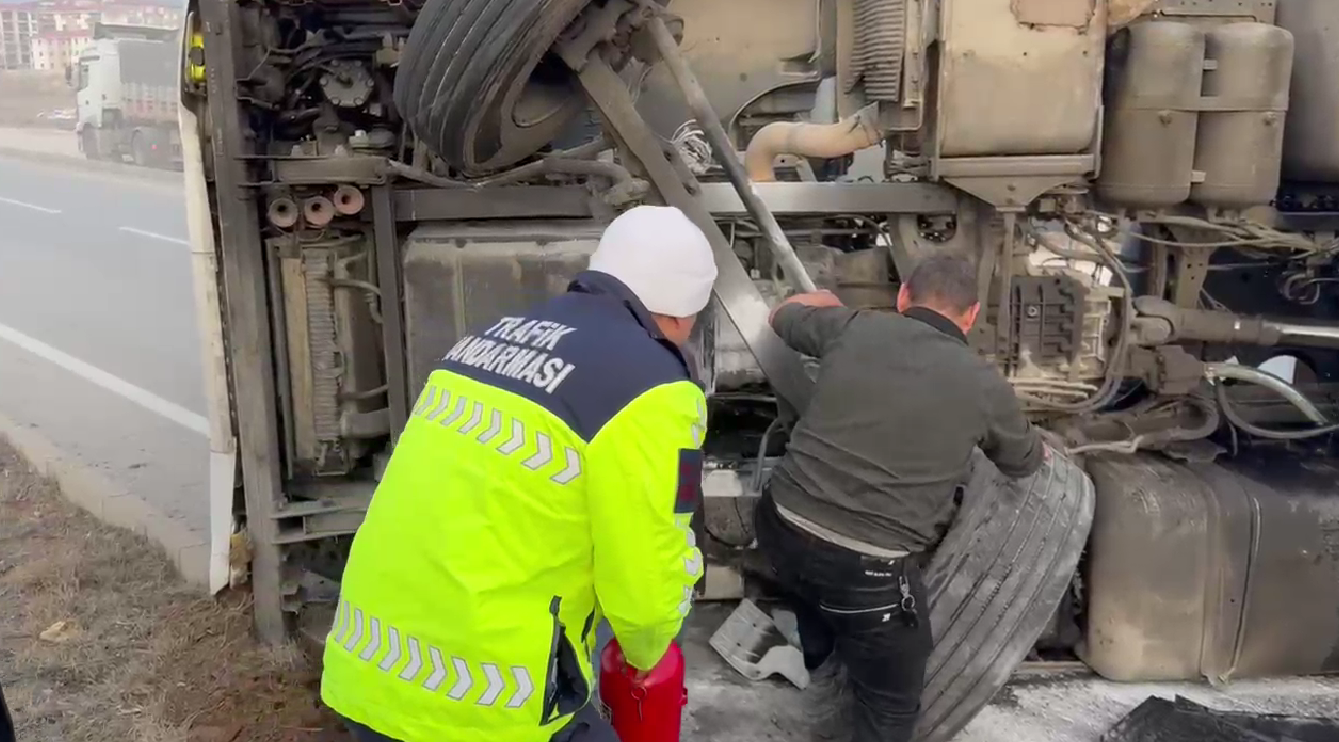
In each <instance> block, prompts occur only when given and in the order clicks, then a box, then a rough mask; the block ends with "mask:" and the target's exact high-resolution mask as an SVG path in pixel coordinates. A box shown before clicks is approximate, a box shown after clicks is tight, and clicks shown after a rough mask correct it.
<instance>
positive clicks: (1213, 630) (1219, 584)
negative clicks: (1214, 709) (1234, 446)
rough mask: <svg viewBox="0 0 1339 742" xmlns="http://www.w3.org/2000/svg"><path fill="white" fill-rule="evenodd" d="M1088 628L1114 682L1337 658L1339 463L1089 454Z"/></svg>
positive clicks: (1290, 456)
mask: <svg viewBox="0 0 1339 742" xmlns="http://www.w3.org/2000/svg"><path fill="white" fill-rule="evenodd" d="M1089 472H1090V473H1091V474H1092V477H1093V482H1094V484H1095V486H1096V489H1097V512H1096V515H1095V518H1094V525H1093V532H1092V538H1091V540H1090V542H1089V555H1090V556H1089V564H1088V574H1087V580H1086V592H1087V594H1088V596H1089V597H1088V627H1087V638H1086V640H1085V642H1084V646H1083V647H1082V650H1081V652H1080V654H1081V656H1082V657H1083V659H1084V660H1085V661H1086V662H1087V663H1088V664H1089V665H1090V666H1091V667H1092V668H1093V669H1094V670H1096V671H1097V672H1098V673H1099V674H1100V675H1102V676H1104V677H1106V678H1110V679H1112V680H1122V681H1151V680H1198V679H1200V678H1202V677H1203V678H1207V679H1208V680H1209V681H1210V682H1211V683H1215V684H1217V683H1220V682H1226V681H1227V680H1229V679H1231V678H1248V677H1264V676H1286V675H1313V674H1322V673H1329V672H1334V671H1336V670H1339V494H1336V492H1337V490H1336V483H1339V465H1336V462H1335V461H1334V460H1332V459H1318V458H1317V457H1316V456H1314V455H1307V454H1294V453H1291V452H1287V453H1285V452H1281V451H1278V450H1274V449H1265V450H1262V449H1247V450H1245V451H1243V452H1242V453H1241V454H1239V455H1238V456H1236V457H1235V458H1233V459H1230V460H1227V459H1225V460H1220V461H1219V462H1218V463H1212V464H1183V463H1178V462H1173V461H1171V460H1168V459H1165V458H1163V457H1161V456H1158V455H1150V454H1140V455H1137V456H1114V455H1112V456H1104V457H1101V458H1097V459H1094V460H1093V461H1092V462H1090V466H1089Z"/></svg>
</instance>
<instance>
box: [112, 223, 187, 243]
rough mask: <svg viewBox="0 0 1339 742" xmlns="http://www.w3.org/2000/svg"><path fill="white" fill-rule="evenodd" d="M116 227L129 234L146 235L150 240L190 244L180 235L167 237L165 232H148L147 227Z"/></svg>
mask: <svg viewBox="0 0 1339 742" xmlns="http://www.w3.org/2000/svg"><path fill="white" fill-rule="evenodd" d="M117 229H120V230H121V231H122V232H129V233H130V234H137V235H139V236H141V237H148V238H149V239H151V240H161V241H162V242H171V243H172V244H174V245H190V244H191V243H190V242H189V241H187V240H183V239H181V238H180V237H169V236H168V235H165V234H159V233H157V232H150V231H149V230H147V229H137V228H135V227H117Z"/></svg>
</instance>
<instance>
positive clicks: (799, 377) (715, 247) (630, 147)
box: [576, 47, 813, 410]
mask: <svg viewBox="0 0 1339 742" xmlns="http://www.w3.org/2000/svg"><path fill="white" fill-rule="evenodd" d="M602 50H603V47H596V49H595V50H594V51H592V52H591V54H590V55H589V56H588V57H587V58H586V60H585V64H584V65H583V66H581V68H580V69H577V70H576V72H577V78H578V80H579V81H580V83H581V86H582V87H583V88H584V89H585V91H586V94H587V95H588V96H589V97H590V99H591V101H592V102H593V103H594V104H595V106H596V107H597V108H598V109H599V110H600V115H601V116H602V117H603V118H604V120H605V121H606V123H607V124H608V126H609V127H610V128H611V129H612V130H613V133H614V134H615V135H616V137H617V138H618V140H619V141H620V144H621V145H622V146H623V147H625V148H626V150H627V151H628V152H629V153H630V154H631V155H632V156H633V157H635V158H636V159H637V160H639V161H640V162H641V165H642V168H643V170H644V171H645V173H646V176H647V178H649V179H650V181H651V182H652V183H653V184H654V185H655V188H656V190H657V191H658V192H659V194H660V197H661V198H662V199H663V200H664V202H665V203H666V204H668V205H670V206H674V207H676V208H678V209H680V210H681V211H683V212H684V214H686V215H687V216H688V217H689V218H690V219H692V220H693V222H694V223H695V224H697V226H698V227H699V228H700V229H701V230H702V231H703V233H704V234H706V236H707V239H708V240H709V241H710V242H711V246H712V251H713V253H714V254H715V256H716V268H717V270H718V271H719V275H718V277H717V279H716V286H715V288H714V292H715V295H716V298H717V300H718V301H719V302H720V305H721V306H722V307H723V308H724V309H725V313H726V315H727V316H728V317H729V319H730V322H731V323H732V324H734V326H735V329H736V330H738V331H739V334H740V336H741V337H742V338H743V339H744V342H745V344H747V345H748V348H749V351H750V352H751V353H752V354H753V356H754V358H755V359H757V362H758V366H759V368H761V369H762V371H763V373H765V374H766V375H767V378H768V380H769V381H770V382H771V384H772V387H773V388H774V389H775V390H776V392H777V394H778V395H779V396H781V397H782V398H783V399H784V400H786V401H787V402H788V403H789V404H790V405H792V406H793V407H794V408H795V409H796V410H803V409H804V404H805V402H807V401H808V399H809V396H810V394H811V392H812V388H813V382H812V381H811V380H810V379H809V377H808V375H807V374H806V373H805V371H804V366H803V364H802V362H801V360H800V357H799V355H797V354H796V353H795V352H794V351H792V350H790V348H788V347H786V345H785V344H784V343H782V342H781V339H780V338H778V337H777V336H776V334H775V333H774V332H772V329H771V326H770V325H769V324H768V314H769V313H770V308H769V307H768V305H767V302H765V301H764V300H763V298H762V295H761V294H760V293H759V292H758V289H757V287H756V286H754V285H753V280H752V279H751V278H750V277H749V274H748V272H747V271H745V270H744V266H743V264H741V263H740V261H739V258H738V256H736V255H735V253H734V250H733V249H732V247H731V245H730V242H729V240H727V239H726V237H725V234H724V233H723V232H722V231H721V229H720V227H719V226H718V225H717V224H716V222H715V221H714V220H713V219H712V216H711V212H710V211H708V210H707V208H706V207H705V206H704V205H703V203H702V202H701V201H700V200H699V199H698V198H697V195H698V193H699V192H700V191H701V187H700V186H699V185H698V183H697V180H696V178H695V177H694V176H693V175H692V172H691V171H689V170H688V167H687V165H686V164H685V163H683V161H682V159H681V158H680V157H679V153H678V151H677V150H676V149H675V148H674V147H673V146H671V145H670V144H669V143H667V142H664V141H662V140H660V138H659V137H657V136H656V135H655V134H654V133H653V132H652V131H651V129H650V127H648V126H647V125H646V122H645V121H644V120H643V119H642V117H641V114H639V113H638V112H637V109H636V106H635V104H634V102H633V100H632V96H631V94H630V93H629V92H628V89H627V85H626V84H625V83H624V82H623V80H622V78H620V77H619V76H618V74H617V73H616V72H615V71H614V69H613V67H611V66H610V65H609V63H608V62H607V61H605V58H604V56H603V54H602Z"/></svg>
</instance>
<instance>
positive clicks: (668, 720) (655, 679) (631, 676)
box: [600, 640, 688, 742]
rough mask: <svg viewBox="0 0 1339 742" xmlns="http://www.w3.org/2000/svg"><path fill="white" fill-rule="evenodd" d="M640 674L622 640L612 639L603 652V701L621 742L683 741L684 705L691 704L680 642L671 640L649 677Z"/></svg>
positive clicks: (601, 662) (601, 669) (601, 693)
mask: <svg viewBox="0 0 1339 742" xmlns="http://www.w3.org/2000/svg"><path fill="white" fill-rule="evenodd" d="M636 675H637V670H636V669H634V668H633V667H632V666H631V665H629V664H628V662H627V660H626V659H624V658H623V649H622V647H619V646H618V641H617V640H613V641H610V642H609V644H607V645H606V646H605V648H604V651H603V652H601V653H600V701H601V702H602V703H603V704H604V707H605V710H606V712H607V714H608V718H609V723H610V724H612V725H613V727H614V733H615V734H617V735H618V739H619V742H679V730H680V728H681V726H682V722H683V716H682V714H683V707H684V706H686V705H688V689H687V688H686V687H685V686H684V664H683V652H682V651H680V649H679V645H678V644H675V643H674V642H670V645H669V650H668V651H666V652H665V656H664V657H661V658H660V662H659V663H657V664H656V666H655V667H653V668H652V669H651V671H650V672H648V673H647V674H646V677H644V678H642V679H640V680H638V679H636Z"/></svg>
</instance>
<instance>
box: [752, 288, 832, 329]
mask: <svg viewBox="0 0 1339 742" xmlns="http://www.w3.org/2000/svg"><path fill="white" fill-rule="evenodd" d="M787 304H801V305H803V306H806V307H840V306H843V304H842V300H841V299H838V298H837V295H836V294H834V293H832V292H831V291H828V290H826V289H824V290H822V291H810V292H808V293H804V294H796V295H794V296H792V297H790V298H789V299H786V300H785V301H783V302H781V303H780V304H777V305H776V306H775V307H773V308H772V313H771V314H770V315H768V317H767V321H768V322H769V323H770V322H771V321H772V318H773V317H775V316H776V313H777V312H778V311H780V310H781V307H784V306H786V305H787Z"/></svg>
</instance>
